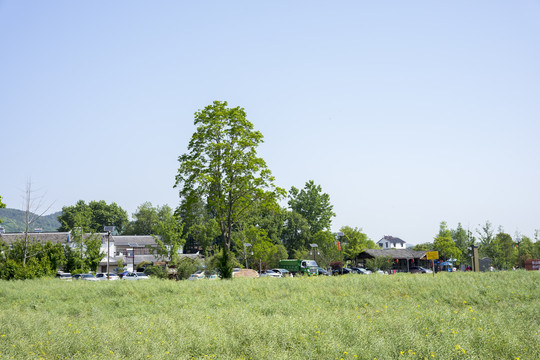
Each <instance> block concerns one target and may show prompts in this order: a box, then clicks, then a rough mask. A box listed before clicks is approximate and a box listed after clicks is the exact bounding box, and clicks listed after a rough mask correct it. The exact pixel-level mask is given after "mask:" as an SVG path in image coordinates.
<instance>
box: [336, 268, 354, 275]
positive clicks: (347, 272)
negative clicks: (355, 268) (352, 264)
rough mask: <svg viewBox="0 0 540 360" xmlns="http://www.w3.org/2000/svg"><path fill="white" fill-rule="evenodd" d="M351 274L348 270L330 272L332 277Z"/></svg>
mask: <svg viewBox="0 0 540 360" xmlns="http://www.w3.org/2000/svg"><path fill="white" fill-rule="evenodd" d="M342 271H343V272H342ZM351 272H352V270H351V269H349V268H343V269H334V270H333V271H332V275H341V274H343V275H347V274H350V273H351Z"/></svg>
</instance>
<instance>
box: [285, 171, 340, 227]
mask: <svg viewBox="0 0 540 360" xmlns="http://www.w3.org/2000/svg"><path fill="white" fill-rule="evenodd" d="M289 206H290V208H291V209H292V210H293V211H296V212H297V213H299V214H300V215H302V216H303V217H304V218H305V219H306V220H307V222H308V224H309V228H310V230H311V233H312V234H315V233H317V232H319V231H321V230H328V229H330V225H332V217H334V216H336V214H335V213H334V212H333V211H332V209H333V208H334V207H333V205H331V204H330V195H328V194H326V193H323V192H322V188H321V186H320V185H315V183H314V182H313V180H309V181H308V182H306V185H305V186H304V188H303V189H302V190H299V189H297V188H295V187H294V186H293V187H292V188H291V190H290V191H289Z"/></svg>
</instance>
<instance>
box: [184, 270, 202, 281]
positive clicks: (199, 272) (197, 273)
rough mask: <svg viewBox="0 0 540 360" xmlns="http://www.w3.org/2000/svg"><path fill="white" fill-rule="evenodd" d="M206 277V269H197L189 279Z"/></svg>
mask: <svg viewBox="0 0 540 360" xmlns="http://www.w3.org/2000/svg"><path fill="white" fill-rule="evenodd" d="M201 279H204V271H197V272H195V273H193V274H191V276H190V277H189V278H188V280H201Z"/></svg>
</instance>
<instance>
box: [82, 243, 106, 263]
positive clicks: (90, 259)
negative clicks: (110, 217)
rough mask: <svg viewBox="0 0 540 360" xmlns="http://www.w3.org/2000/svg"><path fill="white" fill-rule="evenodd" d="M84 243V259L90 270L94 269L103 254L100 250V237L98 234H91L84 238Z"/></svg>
mask: <svg viewBox="0 0 540 360" xmlns="http://www.w3.org/2000/svg"><path fill="white" fill-rule="evenodd" d="M84 245H85V251H84V255H85V256H84V261H85V263H86V265H87V266H88V268H89V269H90V271H96V269H97V267H98V265H99V262H100V261H101V259H103V257H104V256H105V253H104V252H102V251H101V238H100V237H99V236H98V235H91V236H89V237H88V238H86V239H85V240H84Z"/></svg>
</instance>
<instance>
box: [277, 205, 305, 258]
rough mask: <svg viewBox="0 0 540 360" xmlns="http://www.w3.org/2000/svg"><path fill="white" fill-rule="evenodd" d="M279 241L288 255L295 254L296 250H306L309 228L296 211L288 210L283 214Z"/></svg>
mask: <svg viewBox="0 0 540 360" xmlns="http://www.w3.org/2000/svg"><path fill="white" fill-rule="evenodd" d="M281 241H282V243H283V245H284V246H285V248H286V249H287V252H288V253H289V256H295V255H294V252H295V251H298V250H303V251H307V250H308V248H309V242H310V241H311V230H310V228H309V224H308V222H307V221H306V219H305V218H304V217H303V216H302V215H300V214H299V213H297V212H296V211H289V212H287V213H286V214H285V221H284V225H283V230H282V232H281Z"/></svg>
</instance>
